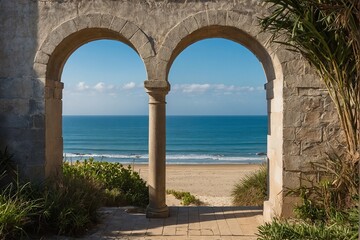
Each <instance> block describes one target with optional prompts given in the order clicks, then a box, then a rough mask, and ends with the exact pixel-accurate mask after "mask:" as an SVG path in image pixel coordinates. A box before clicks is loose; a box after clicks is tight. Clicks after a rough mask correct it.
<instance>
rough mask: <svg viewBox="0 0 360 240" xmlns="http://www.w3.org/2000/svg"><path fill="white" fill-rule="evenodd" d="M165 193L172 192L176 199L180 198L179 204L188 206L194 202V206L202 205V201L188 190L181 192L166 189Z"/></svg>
mask: <svg viewBox="0 0 360 240" xmlns="http://www.w3.org/2000/svg"><path fill="white" fill-rule="evenodd" d="M166 194H172V195H173V196H174V197H175V198H176V199H178V200H181V204H182V205H184V206H188V205H190V204H194V205H196V206H199V205H202V204H203V203H202V202H201V201H200V199H198V198H196V197H195V196H194V195H192V194H191V193H190V192H182V191H176V190H172V189H169V190H166Z"/></svg>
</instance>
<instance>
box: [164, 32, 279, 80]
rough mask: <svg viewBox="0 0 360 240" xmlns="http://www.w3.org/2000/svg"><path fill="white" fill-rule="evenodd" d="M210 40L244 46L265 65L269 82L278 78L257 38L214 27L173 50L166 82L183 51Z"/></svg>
mask: <svg viewBox="0 0 360 240" xmlns="http://www.w3.org/2000/svg"><path fill="white" fill-rule="evenodd" d="M210 38H223V39H227V40H231V41H234V42H237V43H239V44H240V45H242V46H244V47H245V48H247V49H248V50H249V51H251V52H252V53H253V54H254V55H255V56H256V57H257V58H258V59H259V61H260V62H261V64H262V65H263V68H264V71H265V74H266V78H267V81H272V80H274V79H275V78H276V75H275V70H274V67H273V64H271V63H272V59H271V57H270V55H269V53H268V52H267V50H266V49H265V48H264V47H263V45H262V44H261V43H259V41H258V40H257V39H256V38H254V37H253V36H251V35H249V34H248V33H246V32H244V31H242V30H240V29H238V28H235V27H231V26H220V25H212V26H207V27H203V28H200V29H198V30H196V31H194V32H192V33H191V34H189V35H187V36H186V37H184V38H183V39H181V41H180V42H179V43H178V44H177V45H176V47H175V48H174V49H173V51H172V54H171V56H170V58H169V61H168V62H167V67H166V80H168V78H167V77H168V75H169V71H170V68H171V66H172V64H173V62H174V60H175V59H176V57H177V56H178V55H179V54H180V53H181V52H182V51H184V50H185V49H186V48H187V47H188V46H190V45H192V44H194V43H196V42H198V41H201V40H204V39H210Z"/></svg>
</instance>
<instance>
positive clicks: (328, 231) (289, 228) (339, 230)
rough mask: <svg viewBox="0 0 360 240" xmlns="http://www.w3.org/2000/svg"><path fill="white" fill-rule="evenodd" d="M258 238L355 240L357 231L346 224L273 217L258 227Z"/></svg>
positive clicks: (262, 239)
mask: <svg viewBox="0 0 360 240" xmlns="http://www.w3.org/2000/svg"><path fill="white" fill-rule="evenodd" d="M258 236H259V238H258V240H279V239H282V240H287V239H289V240H290V239H293V240H310V239H311V240H333V239H334V240H335V239H341V240H353V239H354V240H355V239H358V235H357V231H355V232H354V231H353V230H352V229H351V227H349V226H346V225H338V224H331V225H327V224H324V223H316V224H311V223H307V222H303V221H297V222H293V223H290V222H288V221H279V220H277V219H275V220H274V221H273V222H272V223H265V224H264V225H262V226H260V227H259V233H258Z"/></svg>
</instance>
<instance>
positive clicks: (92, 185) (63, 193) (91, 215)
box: [39, 174, 104, 236]
mask: <svg viewBox="0 0 360 240" xmlns="http://www.w3.org/2000/svg"><path fill="white" fill-rule="evenodd" d="M42 191H43V193H42V194H41V195H42V198H43V202H44V203H43V205H44V209H43V213H42V215H40V216H39V220H40V230H43V231H49V230H50V231H52V232H55V233H57V234H66V235H75V236H77V235H80V234H82V233H84V232H85V231H86V230H87V228H88V227H89V226H91V225H92V224H94V223H96V222H97V220H98V215H97V210H98V209H99V208H100V207H101V206H102V202H103V199H104V193H103V191H102V186H101V185H100V184H99V183H97V182H96V181H94V180H93V179H90V178H85V177H82V176H76V175H73V174H67V175H64V176H63V177H62V178H57V179H56V180H53V181H51V182H48V183H47V184H46V186H45V189H42Z"/></svg>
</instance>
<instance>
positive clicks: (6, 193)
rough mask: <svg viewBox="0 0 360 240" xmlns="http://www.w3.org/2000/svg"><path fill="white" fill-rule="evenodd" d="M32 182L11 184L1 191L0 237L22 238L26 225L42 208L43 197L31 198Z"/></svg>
mask: <svg viewBox="0 0 360 240" xmlns="http://www.w3.org/2000/svg"><path fill="white" fill-rule="evenodd" d="M29 189H30V184H29V183H28V184H25V185H22V186H20V185H13V184H9V185H8V186H7V187H6V188H4V189H2V191H1V193H0V239H22V238H23V237H24V236H26V230H25V229H26V227H28V226H29V225H32V224H34V218H36V216H38V215H39V214H40V212H41V209H42V206H43V205H42V202H41V199H31V198H30V196H29Z"/></svg>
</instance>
